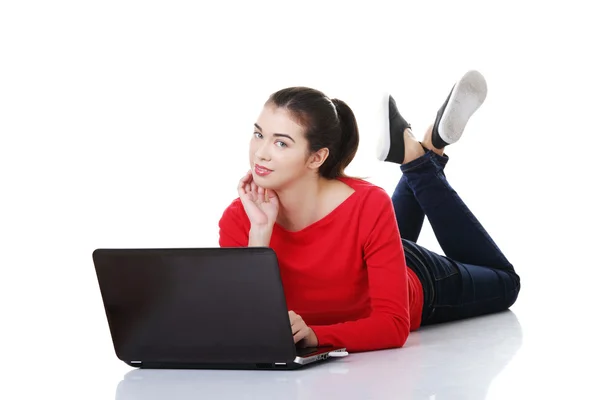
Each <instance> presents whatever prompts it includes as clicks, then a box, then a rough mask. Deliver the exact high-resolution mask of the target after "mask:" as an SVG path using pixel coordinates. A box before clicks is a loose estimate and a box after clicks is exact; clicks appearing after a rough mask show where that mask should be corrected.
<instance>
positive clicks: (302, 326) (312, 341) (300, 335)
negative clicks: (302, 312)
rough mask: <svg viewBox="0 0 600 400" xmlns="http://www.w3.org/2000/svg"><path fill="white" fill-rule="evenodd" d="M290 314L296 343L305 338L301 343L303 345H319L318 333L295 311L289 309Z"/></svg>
mask: <svg viewBox="0 0 600 400" xmlns="http://www.w3.org/2000/svg"><path fill="white" fill-rule="evenodd" d="M288 315H289V316H290V324H291V325H292V333H293V334H294V343H298V342H300V341H301V340H303V339H304V340H303V341H302V343H300V344H301V346H302V347H317V346H318V345H319V340H318V339H317V335H315V332H314V331H313V330H312V329H311V328H310V327H309V326H308V325H306V322H304V320H303V319H302V317H301V316H299V315H298V314H296V313H295V312H293V311H288Z"/></svg>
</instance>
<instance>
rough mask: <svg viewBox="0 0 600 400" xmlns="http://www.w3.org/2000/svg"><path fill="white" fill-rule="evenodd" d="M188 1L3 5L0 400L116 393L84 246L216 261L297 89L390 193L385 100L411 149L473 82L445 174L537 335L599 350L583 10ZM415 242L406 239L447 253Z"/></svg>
mask: <svg viewBox="0 0 600 400" xmlns="http://www.w3.org/2000/svg"><path fill="white" fill-rule="evenodd" d="M202 4H206V5H200V2H195V1H189V2H184V1H162V2H159V1H143V2H142V1H124V0H121V1H96V2H92V1H87V2H84V1H48V2H42V1H38V2H35V1H3V2H2V3H0V134H1V142H0V179H1V186H0V188H1V189H0V190H1V195H0V201H1V207H0V215H1V219H0V229H1V239H2V242H1V243H2V244H1V245H0V268H1V275H0V300H1V301H0V307H1V308H0V310H1V317H0V318H1V321H2V322H1V324H2V329H1V330H0V335H1V341H0V343H1V345H2V358H1V359H2V364H3V365H4V368H8V367H9V368H10V372H9V374H8V375H7V376H6V375H5V377H6V381H8V386H7V385H5V384H4V383H3V384H2V385H3V386H4V387H5V388H6V387H11V386H10V385H11V384H14V386H13V387H15V388H19V390H25V391H26V392H27V391H33V392H36V391H38V390H40V391H42V392H43V393H58V394H59V395H61V396H62V398H76V397H77V398H83V397H86V398H112V397H111V396H113V395H114V385H113V383H114V384H116V383H117V382H118V380H119V379H120V378H121V377H122V375H123V372H125V371H127V370H128V367H126V366H125V365H124V364H122V363H120V362H119V361H118V360H116V358H115V357H114V352H113V349H112V343H111V342H110V334H109V331H108V326H107V324H106V320H105V316H104V314H103V313H104V310H103V308H102V303H101V298H100V294H99V290H98V287H97V281H96V276H95V273H94V268H93V264H92V258H91V255H92V251H93V250H94V249H96V248H99V247H200V246H216V245H217V240H218V229H217V222H218V219H219V218H220V216H221V213H222V212H223V210H224V209H225V207H226V206H227V205H228V204H229V203H230V202H231V201H232V200H233V199H234V198H235V197H236V195H237V193H236V185H237V182H238V180H239V178H240V177H241V176H242V175H243V174H244V173H245V171H246V170H247V168H248V156H247V145H248V141H249V140H250V138H251V135H252V124H253V123H254V122H255V120H256V117H257V116H258V114H259V112H260V109H261V107H262V105H263V103H264V101H265V100H266V99H267V97H268V96H269V94H271V93H272V92H273V91H275V90H278V89H280V88H283V87H286V86H293V85H305V86H312V87H315V88H317V89H320V90H322V91H324V92H325V93H326V94H327V95H329V96H330V97H338V98H340V99H342V100H344V101H346V102H347V103H348V104H349V105H350V107H351V108H352V109H353V110H354V112H355V115H356V117H357V119H358V123H359V128H360V134H361V137H360V138H361V142H360V148H359V151H358V154H357V156H356V158H355V160H354V162H353V163H352V164H351V166H350V167H349V168H348V170H347V172H348V173H350V174H355V175H361V176H366V177H368V180H370V181H372V182H373V183H376V184H378V185H380V186H382V187H384V188H385V189H386V190H387V191H388V192H389V193H390V194H391V193H392V191H393V189H394V187H395V184H396V182H397V180H398V179H399V178H400V172H399V169H398V168H397V166H395V165H392V164H383V163H380V162H378V161H376V159H375V155H374V154H375V152H374V149H375V142H376V138H377V134H378V133H379V129H380V128H381V114H380V109H379V103H380V97H381V94H382V93H383V92H384V91H389V92H391V93H392V95H393V96H394V97H395V98H396V101H397V103H398V106H399V108H400V111H401V113H402V114H403V116H404V117H406V118H407V119H408V120H409V121H410V122H411V123H412V124H413V127H414V130H415V132H416V133H417V134H418V135H421V133H422V132H423V131H424V130H425V129H426V127H427V125H428V124H430V123H432V122H433V119H434V118H435V114H436V112H437V109H438V108H439V106H440V105H441V104H442V102H443V101H444V100H445V98H446V96H447V94H448V91H449V90H450V88H451V86H452V84H453V83H454V81H455V80H456V79H458V78H459V77H460V76H461V75H462V74H463V73H464V72H466V71H467V70H469V69H478V70H479V71H481V72H482V73H483V74H484V76H485V77H486V79H487V82H488V87H489V92H488V98H487V100H486V102H485V103H484V105H483V106H482V107H481V109H480V110H479V111H478V112H477V113H476V114H475V116H474V117H473V119H472V120H471V121H470V123H469V125H468V127H467V129H466V131H465V134H464V136H463V138H462V139H461V141H460V142H459V143H457V144H456V145H454V146H452V147H451V148H448V154H449V155H450V157H451V162H450V163H449V165H448V167H447V170H446V171H447V176H448V178H449V180H450V182H451V183H452V184H453V186H454V187H455V188H456V189H457V191H458V192H459V194H461V195H462V196H463V198H464V199H465V201H466V203H467V205H468V206H469V207H470V208H471V209H472V211H473V212H474V213H475V215H476V216H477V217H478V218H479V219H480V221H481V222H482V223H483V224H484V226H485V227H486V228H487V229H488V231H489V232H490V234H491V235H492V236H493V237H494V239H495V240H496V242H497V243H498V244H499V246H500V247H501V248H502V249H503V250H504V251H505V253H506V255H507V257H508V258H509V259H510V260H511V261H512V263H513V264H514V265H515V267H516V268H517V270H518V272H519V273H520V274H521V277H522V283H523V292H522V296H521V298H520V299H519V302H518V303H517V304H516V305H515V307H514V311H515V312H516V313H517V315H526V316H527V318H530V320H531V321H534V322H535V321H549V323H548V324H547V325H542V324H541V323H540V324H538V325H535V324H534V325H530V326H531V330H530V331H528V332H527V333H529V334H530V335H531V334H533V333H535V335H534V336H529V338H532V339H531V340H534V341H537V342H538V343H544V345H547V347H546V348H547V349H551V348H553V347H556V346H560V344H561V343H558V342H557V340H556V338H564V340H565V341H572V340H576V341H580V342H581V341H583V342H584V343H585V341H586V340H588V339H589V340H590V341H591V338H592V337H593V336H592V334H591V333H586V332H590V331H588V330H587V329H586V328H582V325H583V324H585V322H586V320H589V319H590V318H592V316H593V315H595V314H594V311H593V310H596V308H597V307H595V306H594V305H597V304H598V300H597V297H596V296H595V292H597V289H596V287H597V286H596V285H597V281H598V278H599V277H600V274H599V273H598V267H600V266H599V265H598V264H599V263H598V256H597V255H596V248H597V244H596V239H597V237H598V235H597V232H596V227H597V224H598V212H597V207H598V206H597V205H598V196H597V194H594V193H593V192H597V187H598V177H597V173H596V170H595V167H596V165H597V161H596V158H597V153H598V145H599V140H598V136H599V134H600V132H599V129H598V124H597V115H598V108H599V105H600V104H599V102H598V91H599V89H600V79H599V78H598V71H600V62H599V61H598V59H597V56H598V39H597V38H598V37H600V29H599V28H598V24H597V21H596V16H597V13H596V12H593V11H592V10H593V6H591V5H590V4H593V2H584V1H568V2H567V1H564V2H553V1H548V2H539V3H537V2H527V1H518V2H517V1H514V2H509V1H504V2H493V3H492V2H481V1H472V2H466V1H460V2H457V1H453V2H441V1H440V2H434V1H429V2H381V1H369V2H350V1H344V2H341V1H323V2H316V1H304V2H282V1H252V2H241V1H240V2H232V1H228V2H220V3H219V4H218V5H217V4H216V2H214V3H213V2H206V3H202ZM425 229H426V230H425V231H424V233H423V235H422V238H421V239H420V242H421V243H422V244H423V245H425V246H427V247H429V248H431V249H434V250H437V249H439V247H438V246H437V243H436V242H435V238H434V236H433V235H432V233H431V231H430V228H429V227H426V228H425ZM555 331H562V332H564V333H565V334H568V333H569V332H571V334H572V333H573V332H576V338H573V337H572V336H571V337H570V338H569V336H566V337H563V336H562V335H558V336H553V338H552V339H549V338H548V337H547V334H548V332H555ZM536 335H537V336H536ZM543 355H546V356H547V354H542V353H540V354H539V356H543ZM534 356H538V354H533V355H532V357H534ZM579 356H581V357H583V356H582V355H579ZM579 356H578V355H577V354H571V355H570V357H572V358H569V362H571V361H576V360H578V358H577V357H579ZM555 362H558V361H557V360H555ZM88 363H90V364H88ZM559 363H560V362H559ZM57 364H58V365H59V366H60V367H57V366H56V365H57ZM40 367H41V368H40ZM42 370H43V371H45V372H43V373H42V372H40V371H42ZM56 371H59V372H56ZM556 374H557V375H556V377H559V376H561V374H559V373H556ZM2 380H3V381H4V380H5V379H4V378H3V379H2ZM92 386H93V387H94V388H96V387H97V388H96V389H94V390H91V391H89V392H88V390H89V389H90V387H92ZM6 390H8V389H6ZM26 392H22V395H23V397H27V396H26V395H25V394H24V393H26ZM29 394H30V393H29ZM15 396H16V397H18V395H13V398H15ZM2 397H4V396H2Z"/></svg>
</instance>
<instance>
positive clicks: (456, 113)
mask: <svg viewBox="0 0 600 400" xmlns="http://www.w3.org/2000/svg"><path fill="white" fill-rule="evenodd" d="M486 94H487V85H486V82H485V79H484V78H483V76H482V75H481V74H480V73H479V72H477V71H469V72H467V73H466V74H465V75H464V76H463V77H462V78H461V79H460V80H459V81H458V82H457V83H456V84H455V85H454V86H453V87H452V90H451V91H450V94H449V95H448V98H447V99H446V101H445V102H444V104H443V105H442V107H441V108H440V109H439V111H438V113H437V116H436V119H435V122H434V124H433V125H432V126H430V128H429V130H428V131H427V132H426V133H425V136H424V139H423V140H422V141H421V142H419V141H417V140H416V139H415V137H414V136H413V134H412V132H411V129H410V125H409V124H408V123H407V122H406V121H405V120H404V118H403V117H402V116H401V115H400V113H399V112H398V110H397V108H396V103H395V101H394V99H393V98H392V97H391V96H386V98H385V101H386V107H385V108H386V109H387V110H389V115H388V116H387V118H386V121H387V122H388V123H389V129H386V132H385V133H384V134H383V136H382V137H381V139H380V141H379V149H378V157H379V159H380V160H382V161H386V162H391V163H396V164H399V165H400V170H401V171H402V177H401V179H400V181H399V183H398V186H397V188H396V189H395V191H394V194H393V196H392V198H391V199H390V197H389V196H388V195H387V193H386V192H385V191H384V190H383V189H382V188H380V187H378V186H376V185H373V184H371V183H369V182H367V181H365V180H362V179H358V178H352V177H349V176H347V175H345V174H344V169H345V168H346V167H347V166H348V164H350V162H351V161H352V159H353V157H354V155H355V154H356V151H357V148H358V143H359V137H358V128H357V123H356V119H355V117H354V114H353V112H352V110H351V109H350V108H349V107H348V105H346V103H344V102H343V101H341V100H339V99H330V98H328V97H327V96H325V95H324V94H323V93H322V92H320V91H317V90H314V89H311V88H306V87H291V88H286V89H283V90H280V91H278V92H276V93H274V94H272V95H271V96H270V97H269V99H268V100H267V102H266V103H265V106H264V108H263V110H262V112H261V114H260V115H259V117H258V120H257V121H256V123H255V124H254V133H253V136H252V139H251V141H250V154H249V157H250V159H249V161H250V166H251V170H250V171H248V173H247V174H246V175H245V176H244V177H243V178H242V179H241V180H240V182H239V186H238V193H239V198H236V199H235V200H234V201H233V202H232V203H231V204H230V205H229V206H228V207H227V208H226V209H225V211H224V213H223V215H222V217H221V219H220V221H219V229H220V239H219V244H220V246H221V247H240V246H266V247H271V248H272V249H273V250H274V251H275V253H276V254H277V257H278V260H279V263H280V269H281V277H282V281H283V285H284V290H285V294H286V300H287V304H288V308H289V309H290V311H289V316H290V324H291V328H292V332H293V334H294V340H295V341H296V343H297V344H298V345H299V346H305V347H308V346H310V347H312V346H317V345H323V346H324V345H334V346H344V347H346V348H347V349H348V350H349V351H354V352H357V351H368V350H377V349H384V348H393V347H401V346H403V345H404V343H405V342H406V339H407V337H408V334H409V332H410V331H414V330H416V329H417V328H419V327H420V326H422V325H426V324H434V323H439V322H443V321H451V320H457V319H462V318H468V317H474V316H477V315H482V314H487V313H494V312H499V311H502V310H506V309H507V308H509V307H510V306H511V305H512V304H513V303H514V302H515V301H516V298H517V295H518V293H519V289H520V279H519V276H518V275H517V274H516V273H515V270H514V268H513V266H512V265H511V264H510V263H509V262H508V260H507V259H506V257H505V256H504V255H503V254H502V252H501V251H500V249H499V248H498V247H497V246H496V244H495V243H494V241H493V240H492V239H491V237H490V236H489V235H488V233H487V232H486V231H485V229H484V228H483V227H482V226H481V224H480V223H479V222H478V221H477V219H476V218H475V216H474V215H473V214H472V213H471V212H470V211H469V209H468V208H467V206H466V205H465V204H464V203H463V201H462V200H461V199H460V197H459V196H458V195H457V193H456V192H455V191H454V190H453V189H452V187H451V186H450V184H449V183H448V181H447V180H446V177H445V175H444V167H445V165H446V163H447V162H448V160H449V158H448V156H447V155H445V154H444V148H445V146H448V145H450V144H452V143H455V142H456V141H457V140H458V139H459V138H460V136H461V134H462V132H463V130H464V128H465V126H466V124H467V121H468V120H469V118H470V117H471V116H472V115H473V113H474V112H475V111H476V110H477V109H478V108H479V107H480V106H481V104H482V103H483V101H484V99H485V97H486ZM425 215H426V216H427V218H428V220H429V222H430V224H431V226H432V228H433V230H434V232H435V235H436V237H437V239H438V241H439V243H440V246H441V248H442V249H443V250H444V253H445V256H442V255H438V254H435V253H433V252H431V251H429V250H427V249H425V248H423V247H422V246H420V245H418V244H416V241H417V238H418V236H419V232H420V230H421V227H422V224H423V220H424V216H425ZM401 235H402V237H401ZM249 329H252V327H249Z"/></svg>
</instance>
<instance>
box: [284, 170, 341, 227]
mask: <svg viewBox="0 0 600 400" xmlns="http://www.w3.org/2000/svg"><path fill="white" fill-rule="evenodd" d="M330 184H331V181H330V180H328V179H325V178H322V177H320V176H319V177H317V178H314V177H312V176H311V177H307V178H306V179H305V180H303V181H299V182H297V183H295V184H294V186H291V187H289V188H286V189H283V190H280V191H277V196H278V197H279V214H278V216H277V223H278V224H279V225H281V227H283V228H284V229H286V230H288V231H292V232H296V231H299V230H302V229H304V228H306V227H307V226H309V225H311V224H312V223H314V222H316V221H317V220H318V219H319V215H320V211H321V207H320V205H321V203H322V198H323V195H324V193H325V192H326V191H327V190H328V189H329V187H330Z"/></svg>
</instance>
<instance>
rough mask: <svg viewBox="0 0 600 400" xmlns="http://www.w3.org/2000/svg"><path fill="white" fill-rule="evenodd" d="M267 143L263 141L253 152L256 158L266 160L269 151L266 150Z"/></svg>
mask: <svg viewBox="0 0 600 400" xmlns="http://www.w3.org/2000/svg"><path fill="white" fill-rule="evenodd" d="M267 146H268V143H267V142H266V141H265V142H264V143H263V144H261V145H260V146H258V148H257V149H256V152H255V153H254V154H255V155H256V157H257V158H258V159H261V160H268V158H269V152H268V150H267Z"/></svg>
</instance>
